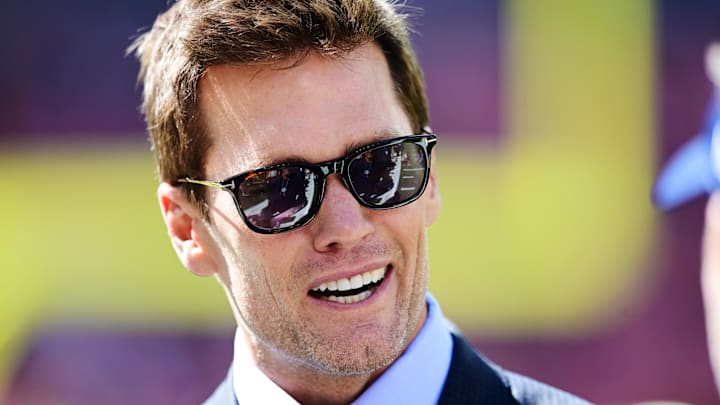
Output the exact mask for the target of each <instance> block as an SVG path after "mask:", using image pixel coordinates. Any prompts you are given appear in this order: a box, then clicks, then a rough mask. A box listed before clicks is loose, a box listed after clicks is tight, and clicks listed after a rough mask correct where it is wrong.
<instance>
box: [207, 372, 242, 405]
mask: <svg viewBox="0 0 720 405" xmlns="http://www.w3.org/2000/svg"><path fill="white" fill-rule="evenodd" d="M203 405H237V399H236V398H235V392H233V384H232V367H231V368H230V370H229V371H228V374H227V377H225V380H223V382H222V383H220V385H219V386H218V387H217V388H216V389H215V392H213V394H212V395H211V396H210V398H208V399H207V400H205V402H203Z"/></svg>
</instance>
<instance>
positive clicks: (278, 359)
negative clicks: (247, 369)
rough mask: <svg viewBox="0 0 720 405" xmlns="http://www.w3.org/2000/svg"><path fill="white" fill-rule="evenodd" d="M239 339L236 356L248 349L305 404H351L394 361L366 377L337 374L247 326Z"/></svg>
mask: <svg viewBox="0 0 720 405" xmlns="http://www.w3.org/2000/svg"><path fill="white" fill-rule="evenodd" d="M423 312H424V313H423V315H422V317H421V319H420V322H418V325H417V327H416V329H415V330H414V331H413V333H412V334H411V337H410V338H409V339H408V342H407V343H406V344H405V347H403V349H402V350H401V351H400V353H399V354H398V356H397V357H396V358H395V359H393V362H394V361H395V360H397V358H398V357H399V356H400V355H401V354H402V353H403V352H404V351H405V349H407V346H408V345H409V344H410V342H412V340H413V339H414V338H415V336H417V334H418V333H419V331H420V329H421V328H422V325H423V324H424V323H425V320H426V317H427V311H426V310H425V311H423ZM236 339H241V340H240V341H238V342H236V345H240V347H236V349H235V350H236V356H237V355H238V353H237V350H244V351H245V353H246V354H247V355H248V356H249V357H250V359H251V361H252V362H253V363H254V364H255V366H257V367H258V368H259V369H260V370H261V371H262V372H263V374H265V375H266V376H267V377H268V378H269V379H270V380H272V381H273V382H274V383H275V384H277V385H278V386H279V387H280V388H282V389H283V390H284V391H285V392H287V393H288V394H290V396H292V397H293V398H294V399H295V400H296V401H298V402H299V403H301V404H303V405H335V404H338V405H339V404H349V403H351V402H352V401H353V400H355V399H356V398H357V397H359V396H360V394H362V393H363V391H365V389H366V388H367V387H369V386H370V385H371V384H372V383H373V382H374V381H375V380H376V379H377V378H378V377H379V376H380V375H382V373H383V372H385V370H387V369H388V368H389V367H390V365H392V362H390V363H389V364H387V365H385V366H384V367H381V368H379V369H377V370H374V371H371V372H368V373H365V374H354V375H342V374H334V373H329V372H327V371H324V370H320V369H318V368H316V367H313V366H311V365H308V364H307V363H305V362H303V361H302V360H298V359H295V358H290V357H289V356H287V355H286V354H284V353H281V352H279V351H278V350H277V349H275V348H272V347H270V346H268V345H266V344H264V343H263V342H260V341H258V339H256V338H255V337H254V336H252V334H251V333H249V332H248V331H247V329H246V328H245V327H243V326H240V327H239V328H238V336H237V337H236Z"/></svg>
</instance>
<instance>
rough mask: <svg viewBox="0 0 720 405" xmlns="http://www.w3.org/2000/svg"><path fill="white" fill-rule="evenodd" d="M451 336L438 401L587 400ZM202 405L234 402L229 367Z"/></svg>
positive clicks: (525, 403) (527, 404)
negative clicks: (504, 364) (449, 355)
mask: <svg viewBox="0 0 720 405" xmlns="http://www.w3.org/2000/svg"><path fill="white" fill-rule="evenodd" d="M452 337H453V353H452V361H451V363H450V370H448V374H447V377H446V379H445V385H444V386H443V389H442V393H441V394H440V399H439V400H438V404H439V405H467V404H483V405H490V404H493V405H494V404H498V405H506V404H507V405H518V404H522V405H588V404H589V403H588V402H586V401H584V400H582V399H580V398H577V397H575V396H573V395H571V394H568V393H567V392H564V391H561V390H559V389H557V388H553V387H551V386H549V385H545V384H543V383H541V382H538V381H535V380H533V379H530V378H528V377H525V376H522V375H519V374H516V373H513V372H510V371H507V370H503V369H502V368H500V367H499V366H497V365H495V364H493V363H491V362H490V361H488V360H487V359H485V358H484V357H483V356H482V355H480V354H479V353H478V352H477V351H475V349H474V348H473V347H472V346H471V345H470V344H469V343H468V342H467V341H465V339H463V338H462V337H460V336H458V335H452ZM408 388H409V389H410V388H411V387H408ZM205 405H238V402H237V399H236V398H235V393H234V392H233V384H232V370H230V372H229V373H228V376H227V378H226V379H225V381H223V383H222V384H220V386H219V387H218V388H217V390H216V391H215V393H213V395H212V396H211V397H210V398H209V399H208V400H207V401H206V402H205Z"/></svg>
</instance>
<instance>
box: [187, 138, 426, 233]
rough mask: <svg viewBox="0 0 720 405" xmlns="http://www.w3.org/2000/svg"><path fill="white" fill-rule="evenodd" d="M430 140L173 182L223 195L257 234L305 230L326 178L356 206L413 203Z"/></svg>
mask: <svg viewBox="0 0 720 405" xmlns="http://www.w3.org/2000/svg"><path fill="white" fill-rule="evenodd" d="M436 143H437V138H436V136H435V135H433V134H430V133H425V134H421V135H410V136H403V137H399V138H393V139H389V140H385V141H381V142H377V143H373V144H370V145H366V146H363V147H360V148H358V149H355V150H354V151H352V152H350V153H349V154H347V155H346V156H344V157H342V158H340V159H337V160H331V161H328V162H324V163H319V164H305V163H282V164H278V165H273V166H268V167H263V168H260V169H257V170H252V171H249V172H245V173H242V174H238V175H237V176H233V177H230V178H228V179H226V180H223V181H219V182H213V181H206V180H194V179H190V178H184V179H178V180H177V181H178V182H179V183H191V184H199V185H202V186H207V187H212V188H215V189H219V190H223V191H227V192H228V193H230V194H231V195H232V196H233V200H234V201H235V206H236V207H237V210H238V212H239V213H240V217H242V219H243V221H244V222H245V224H246V225H247V226H248V227H249V228H250V229H251V230H253V231H255V232H258V233H262V234H271V233H280V232H286V231H290V230H293V229H296V228H299V227H301V226H303V225H307V224H308V223H309V222H310V221H311V220H312V219H313V218H314V217H315V216H316V215H317V213H318V211H319V210H320V204H321V203H322V199H323V195H324V193H325V185H326V182H327V176H329V175H331V174H339V175H340V177H342V180H343V182H344V183H345V187H347V189H348V190H349V191H350V193H351V194H352V195H353V197H355V199H356V200H357V202H358V203H360V205H362V206H364V207H367V208H371V209H375V210H385V209H390V208H397V207H402V206H403V205H407V204H410V203H411V202H413V201H415V200H417V199H418V198H419V197H420V196H421V195H422V193H423V192H424V191H425V187H426V186H427V183H428V178H429V177H430V152H431V151H432V148H433V147H434V146H435V144H436Z"/></svg>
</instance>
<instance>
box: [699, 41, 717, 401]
mask: <svg viewBox="0 0 720 405" xmlns="http://www.w3.org/2000/svg"><path fill="white" fill-rule="evenodd" d="M706 61H707V63H706V65H707V72H708V76H709V77H710V80H711V81H712V82H713V84H714V86H715V95H714V97H715V100H714V105H715V108H716V109H718V103H719V102H720V98H719V96H718V95H719V93H720V42H716V43H713V44H711V45H710V46H709V47H708V50H707V57H706ZM715 114H716V117H715V125H714V126H713V137H715V136H717V137H720V114H718V111H717V110H716V111H715ZM715 156H718V155H715ZM719 157H720V156H719ZM702 290H703V299H704V301H705V320H706V325H707V331H708V345H709V349H710V362H711V364H712V366H713V370H714V372H715V385H716V386H718V387H720V192H718V191H715V192H713V194H712V195H711V196H710V200H709V201H708V204H707V208H706V212H705V233H704V240H703V265H702Z"/></svg>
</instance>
